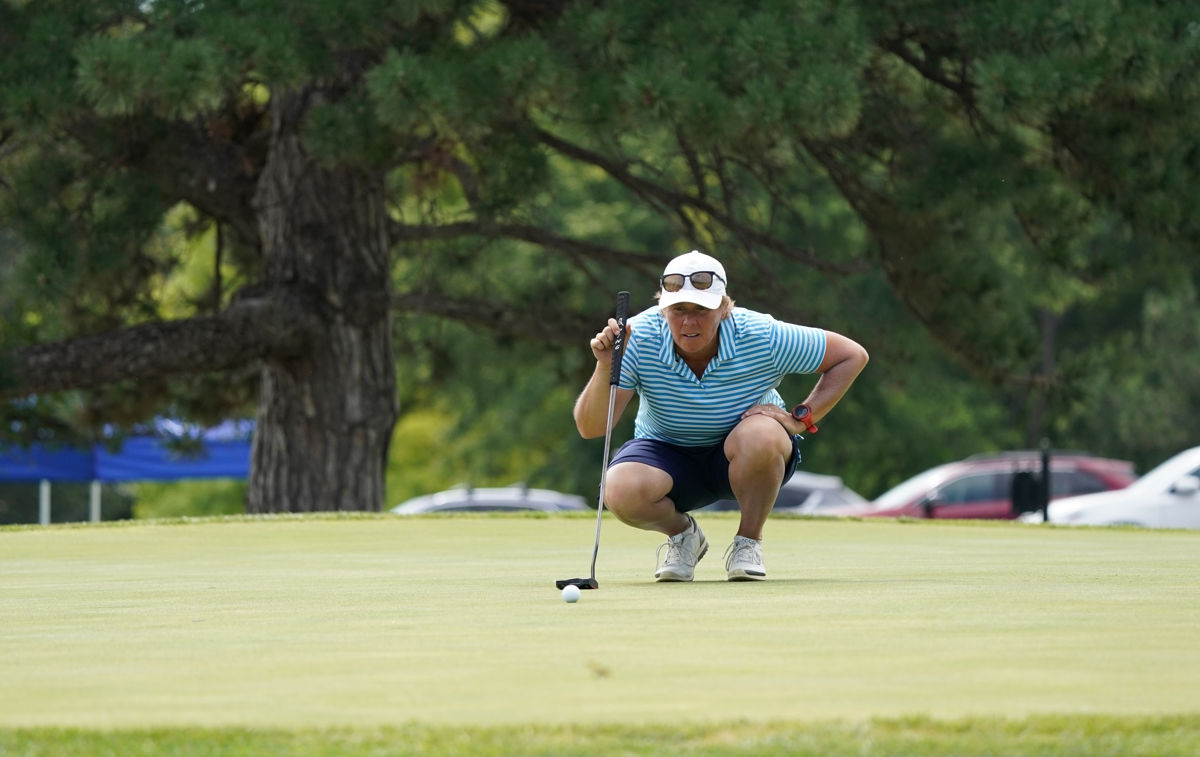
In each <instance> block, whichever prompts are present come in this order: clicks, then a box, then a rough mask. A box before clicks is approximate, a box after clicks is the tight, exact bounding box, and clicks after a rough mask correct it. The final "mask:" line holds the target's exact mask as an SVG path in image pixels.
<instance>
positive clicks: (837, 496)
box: [700, 471, 867, 515]
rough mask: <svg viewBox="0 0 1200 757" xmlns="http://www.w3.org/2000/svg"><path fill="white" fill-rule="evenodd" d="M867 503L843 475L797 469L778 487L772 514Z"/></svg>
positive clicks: (730, 504)
mask: <svg viewBox="0 0 1200 757" xmlns="http://www.w3.org/2000/svg"><path fill="white" fill-rule="evenodd" d="M866 503H867V499H866V497H864V496H862V495H861V494H859V493H858V492H856V491H854V490H853V489H851V488H849V487H848V486H846V484H845V483H843V482H842V479H841V477H840V476H829V475H824V474H821V473H808V472H806V471H796V472H795V473H793V474H792V477H791V478H789V479H788V480H787V483H785V484H784V485H783V486H781V487H780V488H779V497H778V498H776V500H775V509H773V510H772V511H771V513H772V514H776V513H780V514H782V513H790V514H804V515H813V514H816V515H819V514H821V513H822V512H824V511H825V510H827V509H829V508H834V507H847V506H852V505H853V506H858V505H864V504H866ZM700 509H701V510H736V509H738V505H737V500H732V499H722V500H718V501H716V502H714V503H712V504H711V505H707V506H705V507H702V508H700Z"/></svg>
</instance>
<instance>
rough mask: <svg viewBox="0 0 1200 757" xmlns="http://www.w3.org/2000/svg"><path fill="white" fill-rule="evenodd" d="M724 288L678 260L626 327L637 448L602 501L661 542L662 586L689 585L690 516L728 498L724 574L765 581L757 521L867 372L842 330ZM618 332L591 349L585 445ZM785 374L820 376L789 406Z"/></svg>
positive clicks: (719, 276) (622, 457)
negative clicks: (654, 299) (744, 301)
mask: <svg viewBox="0 0 1200 757" xmlns="http://www.w3.org/2000/svg"><path fill="white" fill-rule="evenodd" d="M728 285H729V280H728V277H727V276H726V275H725V268H724V266H722V265H721V263H720V262H719V261H717V259H716V258H713V257H711V256H709V255H706V254H704V253H701V252H698V251H692V252H689V253H687V254H686V255H680V256H679V257H677V258H675V259H674V260H672V261H671V262H670V263H668V264H667V266H666V268H665V269H664V270H663V274H662V276H661V277H660V279H659V293H658V305H657V306H656V307H653V308H650V309H648V310H646V311H643V312H641V313H639V314H637V315H636V316H634V317H632V318H630V319H629V322H628V325H627V336H626V339H627V341H626V344H625V348H624V355H623V358H622V362H621V375H620V381H619V383H618V385H617V389H616V405H615V413H614V423H615V422H616V421H615V419H616V418H619V417H620V415H621V413H622V412H623V411H624V409H625V407H626V406H627V405H628V404H629V400H630V399H631V398H632V397H633V395H634V393H635V392H636V393H637V394H638V395H639V398H640V399H639V401H638V410H637V417H636V419H635V421H634V438H633V439H631V440H630V441H628V442H626V443H625V444H624V445H623V446H622V447H621V448H620V449H619V450H617V453H616V454H615V455H614V456H613V459H612V461H611V462H610V464H609V467H608V472H607V478H606V480H605V492H604V498H605V506H606V507H608V509H609V510H611V511H612V512H613V514H614V515H616V516H617V518H618V519H620V520H621V521H622V522H624V523H627V524H629V525H631V526H635V527H637V528H642V529H646V530H650V531H659V532H661V533H663V534H665V535H666V536H667V541H666V543H665V544H663V545H662V546H661V547H659V562H658V568H657V570H656V571H655V573H654V578H655V580H658V581H691V580H692V577H693V576H694V574H695V567H696V563H697V562H699V560H700V558H702V557H704V555H705V553H706V552H707V551H708V540H707V539H705V538H704V534H703V532H701V531H700V527H699V526H698V525H697V524H696V521H695V519H693V518H692V516H691V515H689V514H688V513H689V512H690V511H692V510H695V509H696V508H699V507H704V506H705V505H707V504H709V503H711V502H714V501H716V500H719V499H730V498H733V499H736V500H737V503H738V508H739V509H740V511H741V520H740V522H739V523H738V530H737V535H736V536H734V539H733V543H732V544H730V545H729V548H728V549H727V550H726V561H725V571H726V577H727V578H728V579H729V580H730V581H761V580H763V579H764V578H766V575H767V571H766V568H765V567H764V565H763V557H762V530H763V524H764V523H765V522H766V519H767V516H768V515H769V514H770V512H771V508H772V507H773V506H774V505H775V498H776V496H778V494H779V487H780V486H782V485H783V483H784V482H785V481H787V480H788V478H790V477H791V475H792V473H793V471H795V469H796V464H797V463H798V462H799V460H800V453H799V448H798V445H797V442H798V439H799V438H800V435H801V434H805V433H816V431H817V425H816V423H817V422H818V421H820V420H821V419H822V418H823V417H824V416H825V415H826V414H828V413H829V411H830V410H832V409H833V406H834V405H836V404H837V403H838V401H839V400H840V399H841V398H842V396H843V395H845V393H846V390H848V389H849V388H850V385H851V384H852V383H853V382H854V379H855V378H856V377H857V376H858V374H859V373H860V372H862V369H863V367H864V366H866V364H867V352H866V350H864V349H863V348H862V347H861V346H860V345H859V344H858V343H856V342H854V341H852V340H850V339H847V338H846V337H844V336H842V335H840V334H835V333H833V332H831V331H824V330H821V329H817V328H812V327H808V326H796V325H793V324H790V323H784V322H782V321H777V320H775V319H774V318H772V317H771V316H770V315H767V314H765V313H758V312H755V311H753V310H747V309H746V308H739V307H735V306H734V302H733V300H731V299H730V298H729V296H728V295H727V294H726V288H727V287H728ZM618 328H619V326H618V324H617V321H616V319H609V322H608V325H607V326H605V327H604V329H603V330H602V331H600V332H599V333H598V334H596V336H595V337H594V338H593V339H592V340H591V348H592V354H593V355H595V357H596V367H595V370H594V371H593V373H592V377H591V379H589V380H588V383H587V386H586V387H585V388H584V390H583V393H582V394H580V395H579V399H578V400H577V401H576V403H575V425H576V426H577V427H578V429H579V433H580V434H581V435H582V436H583V437H584V438H588V439H590V438H594V437H599V436H603V435H604V434H605V432H606V431H607V429H606V428H605V424H606V421H607V418H608V394H609V388H610V387H609V380H610V372H611V367H612V349H613V343H614V341H615V340H616V336H617V330H618ZM789 373H819V374H821V377H820V379H818V380H817V382H816V384H815V385H814V386H813V389H812V392H811V393H810V394H809V395H808V397H807V398H806V399H805V400H804V402H802V403H800V404H798V405H796V406H795V407H794V408H792V409H791V410H789V409H788V408H787V406H786V405H785V404H784V402H783V399H782V398H781V397H780V395H779V392H778V391H776V387H778V386H779V383H780V381H781V380H782V379H783V377H784V376H785V375H787V374H789ZM664 550H665V555H664V554H663V552H664Z"/></svg>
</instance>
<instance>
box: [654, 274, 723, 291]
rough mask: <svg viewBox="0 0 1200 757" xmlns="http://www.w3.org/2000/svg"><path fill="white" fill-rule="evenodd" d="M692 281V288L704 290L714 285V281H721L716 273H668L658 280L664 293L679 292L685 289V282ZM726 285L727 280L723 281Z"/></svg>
mask: <svg viewBox="0 0 1200 757" xmlns="http://www.w3.org/2000/svg"><path fill="white" fill-rule="evenodd" d="M688 279H691V280H692V286H694V287H695V288H696V289H700V290H704V289H708V288H709V287H711V286H712V285H713V279H721V277H720V276H719V275H718V274H717V273H716V271H696V272H695V273H668V274H667V275H666V276H660V277H659V278H658V284H659V286H661V287H662V289H663V291H664V292H678V291H679V290H680V289H683V282H685V281H687V280H688ZM721 283H722V284H724V283H725V279H721Z"/></svg>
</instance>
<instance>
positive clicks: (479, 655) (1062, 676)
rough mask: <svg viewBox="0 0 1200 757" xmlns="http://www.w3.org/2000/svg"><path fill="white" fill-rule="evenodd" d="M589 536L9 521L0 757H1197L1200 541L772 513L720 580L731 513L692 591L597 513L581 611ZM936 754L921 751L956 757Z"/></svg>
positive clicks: (284, 524) (292, 523) (350, 523)
mask: <svg viewBox="0 0 1200 757" xmlns="http://www.w3.org/2000/svg"><path fill="white" fill-rule="evenodd" d="M594 522H595V520H594V516H587V515H585V516H583V517H570V516H554V517H541V518H535V517H453V518H447V517H441V518H437V517H432V518H400V517H396V516H387V515H381V516H358V517H354V516H349V517H328V516H327V517H308V518H305V517H279V518H244V519H221V520H207V521H198V522H171V523H148V524H142V523H133V524H128V525H107V524H101V525H99V526H82V527H50V528H17V529H3V530H0V619H2V623H3V626H2V628H0V660H3V668H2V673H0V676H2V678H0V728H4V729H7V730H4V731H2V732H0V754H8V753H12V754H27V753H28V754H42V753H45V754H50V753H54V752H53V751H44V752H39V751H38V750H37V745H38V744H43V743H47V742H46V741H45V739H49V740H50V741H49V743H61V740H63V739H66V740H69V739H71V738H78V739H82V740H85V741H86V740H95V739H100V738H124V737H122V736H120V734H126V735H127V736H128V734H130V733H133V734H140V735H139V736H130V738H143V739H151V740H152V739H153V738H155V737H154V736H152V735H148V734H159V736H161V738H164V739H167V740H170V739H172V738H175V737H176V736H177V735H178V734H181V733H192V734H193V738H192V739H191V741H195V742H196V744H197V745H199V744H201V743H203V742H204V741H205V738H204V737H201V736H198V735H197V734H210V733H211V734H212V737H213V738H215V739H224V738H226V737H228V738H230V739H232V740H233V741H234V742H236V741H237V740H238V739H248V740H253V739H282V740H283V741H289V740H296V739H299V740H304V739H305V738H308V737H306V736H305V734H310V735H311V734H325V736H320V737H317V736H312V738H313V739H315V740H318V741H319V740H320V739H324V738H326V737H327V736H328V734H330V733H332V734H338V733H342V731H341V730H339V729H348V730H345V734H349V735H345V738H347V739H351V740H354V739H357V740H358V741H360V742H362V743H363V744H367V743H368V742H371V740H372V739H375V738H391V740H392V743H393V744H395V743H396V739H397V737H395V734H394V733H392V732H390V731H389V730H388V729H400V731H399V732H403V733H426V734H443V735H446V736H447V738H448V739H449V742H454V740H455V738H456V737H454V736H453V734H459V735H460V736H461V735H462V734H468V733H469V734H474V735H475V736H474V737H473V738H476V739H484V740H486V738H490V737H487V734H493V735H495V734H500V736H496V738H500V739H501V741H503V739H504V738H509V737H508V736H504V734H516V735H515V736H513V737H512V738H516V739H518V741H519V740H520V739H525V741H526V742H528V743H529V744H530V745H531V746H532V745H534V744H535V743H541V741H540V740H544V739H548V740H549V741H548V742H547V745H546V750H545V752H544V753H547V754H550V753H573V750H569V749H568V750H558V751H555V748H554V745H555V744H558V742H557V741H556V739H558V738H560V737H562V738H565V737H563V736H562V734H564V733H565V734H568V735H569V734H572V733H574V734H577V737H578V739H581V740H586V739H584V737H583V736H582V734H584V733H587V734H604V733H611V732H613V731H612V729H616V733H617V734H625V733H627V732H628V733H633V734H634V735H635V738H638V737H637V734H639V733H666V734H675V736H676V738H677V742H678V743H679V744H683V743H685V742H686V743H692V744H693V746H694V749H692V748H689V751H690V752H694V753H710V751H706V750H709V748H710V747H712V749H714V750H716V749H717V747H718V746H719V747H720V749H725V748H726V746H729V751H727V752H724V751H719V750H717V751H711V753H713V754H721V753H731V754H735V753H736V754H741V753H754V752H753V751H749V752H743V751H739V749H741V747H738V746H737V745H738V744H743V745H745V744H749V743H750V742H747V741H746V740H747V739H750V740H751V741H753V738H754V736H753V734H758V733H771V732H776V731H772V729H777V732H778V733H779V734H789V735H787V736H786V738H789V739H790V738H793V737H795V738H800V739H801V740H803V739H808V738H825V737H826V736H828V737H829V738H832V739H834V740H835V741H837V743H850V742H846V741H845V738H844V736H845V733H846V732H853V733H857V734H859V736H863V735H868V736H869V735H870V734H871V733H875V734H876V736H877V737H878V738H893V737H896V734H897V733H901V734H903V733H907V732H909V730H911V729H912V728H916V730H917V731H919V732H920V733H922V734H924V735H923V736H921V738H932V739H933V741H935V742H937V741H939V740H940V739H943V738H946V737H948V736H951V735H953V734H954V733H959V732H960V731H962V729H963V726H962V724H964V723H967V724H971V723H973V724H975V725H974V726H971V727H967V728H966V732H967V733H968V734H970V733H975V734H976V735H977V736H978V735H979V734H985V733H990V732H994V733H996V734H999V736H997V737H998V738H1001V737H1005V736H1004V734H1008V736H1009V737H1011V735H1012V733H1016V732H1020V733H1025V734H1026V735H1030V734H1032V736H1031V738H1033V739H1034V741H1033V743H1035V744H1041V745H1042V746H1047V745H1052V744H1055V743H1058V742H1056V741H1055V740H1054V739H1052V738H1051V737H1050V736H1045V737H1044V738H1043V737H1041V736H1038V735H1037V734H1039V733H1042V734H1046V733H1058V734H1060V735H1061V734H1062V733H1064V732H1070V733H1077V732H1080V731H1083V732H1087V733H1090V734H1091V736H1090V737H1086V736H1080V737H1078V738H1076V740H1075V741H1074V742H1073V743H1076V744H1080V743H1090V744H1092V745H1095V744H1097V743H1100V742H1097V741H1095V739H1098V738H1101V737H1105V735H1106V734H1107V737H1110V738H1117V737H1118V735H1121V734H1124V736H1121V737H1122V738H1124V737H1126V736H1127V737H1128V739H1130V741H1128V742H1122V743H1123V744H1124V745H1125V746H1124V747H1119V748H1117V749H1116V751H1111V752H1108V751H1107V750H1104V751H1105V752H1106V753H1114V754H1116V753H1131V754H1132V753H1147V754H1152V753H1179V754H1185V753H1188V752H1187V751H1186V750H1185V751H1175V750H1176V747H1178V746H1179V745H1180V744H1182V745H1185V746H1187V745H1190V746H1191V747H1192V748H1193V749H1194V747H1195V746H1196V745H1197V740H1196V733H1197V719H1196V715H1197V713H1200V533H1195V532H1154V531H1140V530H1130V529H1067V528H1054V527H1047V526H1033V525H1025V524H1012V523H1004V524H950V523H903V522H871V521H863V522H859V521H833V520H801V519H783V518H780V519H773V520H772V521H771V522H770V523H769V524H768V528H767V532H766V537H767V539H766V541H765V543H764V547H765V549H764V552H765V557H766V564H767V568H768V571H769V573H770V580H768V581H766V582H764V583H728V582H726V581H724V570H723V567H724V566H723V561H722V559H721V555H720V552H721V550H722V549H723V548H724V545H725V544H726V543H727V542H728V541H729V539H730V538H731V537H732V534H733V531H734V530H735V528H736V520H734V519H733V518H732V517H731V516H728V515H722V514H704V516H703V517H702V519H701V520H700V522H701V525H702V527H703V528H704V529H705V532H706V533H707V535H708V537H709V539H710V541H711V542H712V544H713V547H712V552H711V554H710V555H709V556H708V557H707V558H706V559H705V560H704V561H702V562H701V563H700V565H699V567H698V568H697V581H696V582H695V583H692V584H655V583H653V582H652V581H651V580H650V576H651V574H652V572H653V569H654V548H655V547H656V546H657V543H658V541H659V538H658V537H656V536H655V535H653V534H649V533H645V532H640V531H636V530H634V529H630V528H628V527H625V526H622V525H620V524H618V523H616V522H615V521H614V520H611V519H608V520H606V522H605V524H604V530H603V532H602V535H601V548H600V560H599V565H598V568H597V572H598V578H599V580H600V589H599V590H598V591H589V592H584V594H583V598H582V599H581V600H580V602H579V603H577V604H573V605H569V604H566V603H564V602H563V601H562V599H561V598H560V595H559V592H558V591H556V590H555V589H554V585H553V584H554V580H555V579H556V578H569V577H575V576H579V575H586V574H587V568H588V563H589V561H590V558H591V544H592V535H593V526H594ZM1039 718H1043V719H1041V720H1039ZM913 724H918V726H914V725H913ZM939 724H941V725H939ZM947 724H948V725H947ZM955 724H957V725H955ZM28 729H34V730H28ZM58 729H68V730H58ZM72 729H78V730H72ZM146 729H151V730H149V731H147V730H146ZM154 729H165V730H154ZM177 729H200V730H198V731H195V730H177ZM213 729H219V730H213ZM242 729H248V730H242ZM414 729H415V730H414ZM629 729H632V730H629ZM638 729H642V730H640V731H639V730H638ZM689 729H690V730H689ZM855 729H857V730H855ZM906 729H908V730H906ZM389 733H392V736H390V737H389V736H386V735H387V734H389ZM689 733H690V734H692V736H694V737H695V741H694V742H689V741H687V739H688V738H691V737H690V736H688V735H687V734H689ZM105 734H108V735H107V736H105ZM172 734H174V736H173V735H172ZM272 734H274V735H272ZM380 734H384V735H383V736H381V735H380ZM522 734H523V735H522ZM555 734H558V735H555ZM720 734H725V736H721V735H720ZM796 734H802V735H800V736H796ZM821 734H825V735H824V736H822V735H821ZM838 734H842V737H843V738H841V740H839V739H838ZM889 734H890V735H889ZM1154 734H1157V736H1155V735H1154ZM1164 734H1165V736H1164ZM501 737H503V738H501ZM329 738H334V737H329ZM337 738H340V737H337ZM614 738H617V736H614ZM725 738H728V739H730V740H731V741H730V744H731V745H732V746H730V744H726V745H725V746H721V743H723V742H721V739H725ZM780 738H784V737H783V736H780ZM856 738H857V737H856ZM897 738H898V737H897ZM972 738H974V737H972ZM1005 738H1007V737H1005ZM1088 738H1091V739H1092V740H1091V741H1089V740H1088ZM1154 738H1165V739H1166V741H1165V742H1160V741H1153V739H1154ZM714 739H716V740H717V741H716V742H714V741H713V740H714ZM1080 739H1083V740H1082V741H1081V740H1080ZM1146 739H1151V740H1150V741H1146ZM400 741H403V739H400ZM718 742H720V743H718ZM438 743H442V742H438ZM479 743H480V744H481V743H483V742H479ZM632 743H640V742H636V741H635V742H632ZM789 743H791V742H789ZM797 743H798V742H797ZM872 743H880V742H877V741H876V742H872ZM895 743H897V744H904V743H908V742H906V741H904V740H903V739H901V741H899V742H895ZM914 743H915V742H914ZM947 743H950V742H947ZM1151 743H1154V744H1157V745H1158V747H1157V748H1156V749H1155V750H1153V751H1150V752H1141V751H1140V749H1141V748H1142V747H1146V746H1148V745H1150V744H1151ZM22 744H24V747H23V746H22ZM781 744H782V742H780V744H777V745H781ZM1138 744H1140V745H1141V746H1140V747H1139V746H1138ZM1131 745H1132V746H1131ZM559 746H561V744H559ZM580 746H582V744H581V745H580ZM859 746H861V743H860V744H859ZM928 746H929V745H928V744H926V747H928ZM1114 746H1115V745H1114ZM1125 747H1130V748H1125ZM539 748H540V747H539ZM631 748H632V747H628V746H626V747H617V748H616V749H617V751H621V750H624V751H630V749H631ZM904 748H907V747H904ZM282 749H283V752H281V753H292V754H307V753H310V752H307V751H305V750H304V748H303V747H301V746H299V745H298V743H297V742H292V743H291V746H290V747H289V746H286V745H285V746H284V747H282ZM914 749H916V748H915V747H914ZM931 749H933V747H929V748H925V747H922V748H921V749H920V750H917V751H913V752H911V753H914V754H915V753H922V754H924V753H955V750H953V749H951V750H950V751H946V752H939V751H937V750H935V749H934V750H933V751H931ZM97 750H99V751H104V750H105V749H104V748H103V747H97ZM264 750H266V751H263V750H260V751H258V752H255V751H253V750H251V751H246V752H245V753H247V754H251V753H269V749H267V748H266V747H264ZM789 750H790V751H797V752H803V751H804V747H801V746H794V747H786V748H783V749H781V750H779V751H789ZM84 751H91V750H84ZM470 751H471V753H487V752H482V751H481V752H476V751H475V750H474V749H472V750H470ZM968 751H971V750H969V749H965V748H963V749H959V750H958V752H959V753H967V752H968ZM119 752H120V750H117V752H115V753H119ZM154 752H155V753H164V754H165V753H179V754H191V753H197V754H198V753H206V754H235V753H242V752H238V751H236V748H235V747H234V746H232V745H229V744H227V745H226V747H225V748H221V747H214V749H213V750H210V751H207V752H187V751H178V752H174V751H169V750H157V749H156V750H154ZM1005 752H1006V750H1005V749H1000V748H997V749H994V750H993V753H1005ZM63 753H67V752H63ZM80 753H83V752H80ZM311 753H325V752H319V751H314V752H311ZM328 753H337V754H342V753H347V754H351V753H354V754H357V753H360V752H356V751H354V750H343V749H333V750H332V751H331V752H328ZM361 753H364V754H366V753H408V752H404V751H393V752H389V751H386V750H385V751H383V752H375V751H372V750H370V749H368V750H367V751H363V752H361ZM412 753H428V754H433V753H438V752H437V750H436V749H434V748H433V746H432V745H430V744H426V745H425V748H415V749H414V751H412ZM446 753H453V749H452V748H451V749H450V751H447V752H446ZM495 753H510V752H506V750H505V749H504V748H503V747H502V746H499V747H497V749H496V750H495ZM529 753H543V752H537V751H530V752H529ZM579 753H584V752H579ZM587 753H608V751H607V747H604V746H600V747H598V751H596V752H587ZM630 753H643V752H641V751H631V752H630ZM644 753H647V754H650V753H654V751H653V750H651V751H647V752H644ZM659 753H662V752H659ZM764 753H765V752H764ZM811 753H814V754H817V753H835V752H833V751H827V752H822V751H820V750H817V751H812V752H811ZM847 753H864V751H863V750H862V749H857V750H853V751H852V752H847ZM866 753H898V752H895V751H885V752H870V751H868V752H866ZM979 753H987V751H986V749H985V750H984V751H983V752H979ZM1014 753H1015V752H1014ZM1030 753H1046V754H1054V753H1075V752H1071V751H1065V752H1064V751H1055V750H1053V749H1051V750H1049V751H1037V750H1035V751H1034V752H1030Z"/></svg>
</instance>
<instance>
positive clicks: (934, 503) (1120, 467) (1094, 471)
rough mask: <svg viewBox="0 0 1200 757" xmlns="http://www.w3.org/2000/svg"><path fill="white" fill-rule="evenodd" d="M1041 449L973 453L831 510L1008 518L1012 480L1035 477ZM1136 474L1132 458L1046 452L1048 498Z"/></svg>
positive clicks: (1103, 487)
mask: <svg viewBox="0 0 1200 757" xmlns="http://www.w3.org/2000/svg"><path fill="white" fill-rule="evenodd" d="M1041 468H1042V453H1041V452H1040V451H1038V450H1018V451H1013V452H1002V453H995V454H983V455H974V456H972V457H968V458H966V459H964V460H959V461H956V462H953V463H946V464H944V465H939V466H937V467H935V468H930V469H929V470H927V471H925V472H923V473H919V474H917V475H916V476H913V477H912V478H910V479H908V480H907V481H904V482H902V483H900V484H899V485H897V486H895V487H893V488H892V489H889V490H888V491H886V492H884V493H883V494H881V495H879V496H878V497H876V498H875V500H874V501H872V502H870V503H868V504H866V505H865V506H859V507H845V508H836V509H835V510H832V511H830V512H829V513H828V514H831V515H853V516H878V517H888V518H898V517H910V518H985V519H1011V518H1016V517H1017V516H1019V515H1020V514H1021V512H1019V508H1014V507H1013V494H1014V481H1015V482H1016V484H1017V485H1018V486H1019V485H1020V484H1021V483H1022V482H1027V481H1029V480H1030V479H1029V476H1030V475H1033V476H1040V475H1041ZM1136 479H1137V476H1136V475H1135V474H1134V467H1133V463H1131V462H1129V461H1128V460H1112V459H1109V458H1103V457H1094V456H1092V455H1088V454H1086V453H1082V452H1053V453H1051V455H1050V499H1052V500H1053V499H1058V498H1059V497H1066V496H1073V495H1076V494H1091V493H1093V492H1102V491H1110V490H1113V489H1123V488H1124V487H1126V486H1128V485H1129V484H1131V483H1133V482H1134V481H1135V480H1136Z"/></svg>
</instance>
